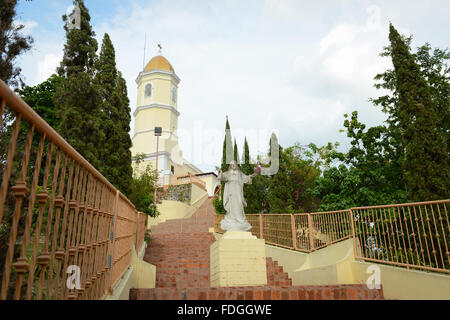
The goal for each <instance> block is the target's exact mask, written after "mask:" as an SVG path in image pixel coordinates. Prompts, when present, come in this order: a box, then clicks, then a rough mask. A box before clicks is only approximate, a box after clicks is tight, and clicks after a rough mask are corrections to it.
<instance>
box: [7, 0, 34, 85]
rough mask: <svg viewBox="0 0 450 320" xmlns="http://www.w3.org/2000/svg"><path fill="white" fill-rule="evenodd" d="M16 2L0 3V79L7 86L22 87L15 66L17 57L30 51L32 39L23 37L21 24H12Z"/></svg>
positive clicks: (18, 71) (12, 0)
mask: <svg viewBox="0 0 450 320" xmlns="http://www.w3.org/2000/svg"><path fill="white" fill-rule="evenodd" d="M16 5H17V0H1V1H0V79H2V80H3V81H5V83H6V84H7V85H10V86H13V87H18V86H19V84H20V85H21V86H23V85H24V83H23V79H22V78H21V76H20V72H21V71H22V70H21V68H20V67H18V66H16V65H15V61H16V59H17V57H18V56H20V55H21V54H23V53H24V52H26V51H28V50H30V49H31V45H32V44H33V38H32V37H31V36H23V35H22V34H20V30H22V29H23V28H24V25H23V24H17V23H14V17H15V16H16Z"/></svg>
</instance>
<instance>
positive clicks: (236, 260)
mask: <svg viewBox="0 0 450 320" xmlns="http://www.w3.org/2000/svg"><path fill="white" fill-rule="evenodd" d="M210 257H211V260H210V263H211V264H210V265H211V269H210V270H211V271H210V272H211V287H244V286H263V285H266V284H267V271H266V247H265V241H264V239H258V238H256V237H255V236H253V235H252V234H251V233H250V232H245V231H227V232H226V233H225V234H224V235H223V237H222V238H220V239H219V240H217V241H216V242H214V243H213V244H212V245H211V247H210Z"/></svg>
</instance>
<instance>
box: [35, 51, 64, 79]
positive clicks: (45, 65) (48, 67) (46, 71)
mask: <svg viewBox="0 0 450 320" xmlns="http://www.w3.org/2000/svg"><path fill="white" fill-rule="evenodd" d="M61 59H62V55H56V54H53V53H50V54H47V55H45V57H44V59H43V60H41V61H40V62H39V63H38V67H37V68H38V76H37V82H42V81H45V80H46V79H47V78H48V77H49V76H51V75H52V73H55V72H56V68H57V67H58V66H59V63H60V62H61Z"/></svg>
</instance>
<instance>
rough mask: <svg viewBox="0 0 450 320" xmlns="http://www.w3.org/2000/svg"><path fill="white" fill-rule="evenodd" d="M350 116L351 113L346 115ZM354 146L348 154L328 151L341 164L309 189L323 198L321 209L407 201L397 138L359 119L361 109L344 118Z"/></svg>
mask: <svg viewBox="0 0 450 320" xmlns="http://www.w3.org/2000/svg"><path fill="white" fill-rule="evenodd" d="M344 117H346V118H348V115H344ZM344 127H345V128H346V129H347V137H349V138H350V139H351V148H350V150H349V151H348V152H347V153H342V152H337V151H332V152H329V153H327V155H326V157H327V158H328V160H327V161H328V162H329V161H332V160H337V161H338V162H339V163H340V165H338V166H333V167H330V168H329V169H326V170H325V171H324V172H323V175H322V176H321V177H319V178H317V180H316V186H314V187H313V188H311V189H309V192H310V193H311V194H312V195H315V196H316V197H318V198H320V199H322V203H321V205H320V208H319V209H320V210H321V211H329V210H339V209H348V208H350V207H354V206H368V205H376V204H386V203H398V202H404V201H405V200H406V198H405V192H404V191H403V190H404V183H403V176H402V171H401V167H400V165H399V161H398V160H399V159H398V154H397V152H396V150H397V149H396V141H395V140H394V139H393V138H392V137H391V136H390V135H389V131H388V129H387V128H386V127H385V126H376V127H371V128H369V129H367V130H366V125H365V124H363V123H361V122H359V120H358V112H357V111H354V112H353V113H352V116H351V119H350V120H349V119H346V120H345V121H344Z"/></svg>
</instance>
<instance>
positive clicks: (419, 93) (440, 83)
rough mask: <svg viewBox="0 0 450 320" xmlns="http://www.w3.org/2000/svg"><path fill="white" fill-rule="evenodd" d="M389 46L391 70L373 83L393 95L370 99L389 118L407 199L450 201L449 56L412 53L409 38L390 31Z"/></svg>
mask: <svg viewBox="0 0 450 320" xmlns="http://www.w3.org/2000/svg"><path fill="white" fill-rule="evenodd" d="M389 40H390V46H388V47H386V48H385V49H384V51H383V52H382V54H381V55H382V56H389V57H391V59H392V64H393V66H394V68H393V69H390V70H387V71H386V72H385V73H383V74H379V75H377V76H376V77H375V80H382V81H383V82H382V83H377V84H376V85H375V87H376V88H382V89H387V90H389V94H387V95H384V96H381V97H379V98H377V99H372V101H373V102H374V104H375V105H378V106H381V107H382V110H383V111H384V112H386V113H387V114H388V120H387V123H388V129H389V132H390V135H391V136H392V138H393V139H395V140H397V141H398V142H399V144H398V145H397V152H398V154H399V162H400V165H401V167H402V169H403V176H404V180H405V187H406V192H407V197H408V198H409V199H411V200H414V201H423V200H433V199H440V198H444V197H448V195H449V193H448V190H449V187H450V185H449V181H450V179H449V178H450V176H449V153H448V139H449V114H450V106H449V102H450V98H449V92H450V90H449V81H448V80H449V78H448V74H449V73H448V71H449V70H448V66H447V64H446V62H445V60H448V59H449V53H448V51H447V50H444V51H443V50H440V49H435V50H434V52H433V55H430V50H431V47H430V46H429V44H425V45H424V46H422V47H420V48H419V49H418V52H417V53H416V54H412V53H411V52H410V51H411V50H410V42H411V38H406V37H403V36H401V35H400V34H399V33H398V32H397V30H396V29H395V28H394V26H393V25H392V24H391V25H390V27H389Z"/></svg>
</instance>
